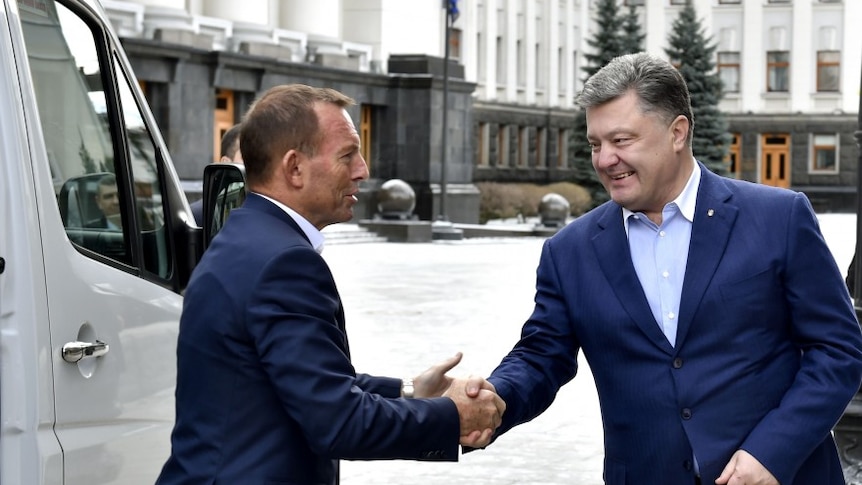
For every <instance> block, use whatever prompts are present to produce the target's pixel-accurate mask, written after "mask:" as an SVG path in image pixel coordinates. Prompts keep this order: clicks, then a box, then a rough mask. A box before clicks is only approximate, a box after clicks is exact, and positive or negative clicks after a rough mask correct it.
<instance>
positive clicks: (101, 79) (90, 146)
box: [16, 0, 182, 485]
mask: <svg viewBox="0 0 862 485" xmlns="http://www.w3.org/2000/svg"><path fill="white" fill-rule="evenodd" d="M17 6H18V13H19V15H20V21H21V22H20V25H21V30H22V34H23V39H24V44H25V45H24V46H16V52H18V53H19V54H21V53H25V54H26V55H16V58H17V59H18V63H19V65H18V69H19V71H20V72H22V73H23V72H29V73H30V76H29V82H27V81H28V80H27V79H25V77H24V75H23V74H22V76H21V77H22V92H23V97H24V108H25V118H26V122H27V127H28V133H29V146H30V150H31V158H32V159H33V166H34V169H33V171H34V173H33V178H34V180H35V182H36V197H37V201H36V202H37V203H36V210H37V212H38V219H39V228H40V231H41V237H42V241H43V248H44V249H43V260H44V266H45V275H44V278H45V281H46V287H47V298H48V314H49V321H48V322H34V325H40V324H46V323H47V324H48V325H49V326H50V336H51V349H52V352H51V355H50V359H51V363H52V368H53V383H54V407H55V416H56V418H55V419H56V421H55V425H54V431H55V434H56V437H57V439H58V441H59V444H60V448H61V449H62V457H61V458H62V463H63V473H64V484H65V485H78V484H85V483H86V484H123V485H126V484H144V483H146V484H152V483H153V482H154V481H155V479H156V477H157V476H158V473H159V471H160V469H161V466H162V464H163V463H164V461H165V460H166V458H167V456H168V453H169V447H170V441H169V435H170V430H171V427H172V423H173V416H174V407H173V392H174V384H175V377H176V360H175V355H176V335H177V326H178V321H179V314H180V311H181V306H182V300H181V296H180V295H179V294H178V293H177V285H176V277H175V275H176V270H177V265H176V258H175V254H174V253H175V251H174V250H173V248H174V247H175V246H174V245H173V244H172V242H173V241H172V236H171V231H170V230H169V229H170V227H169V225H170V224H171V221H169V220H168V218H167V217H166V216H165V215H166V214H169V213H170V211H167V210H166V209H167V204H168V202H167V199H168V197H163V194H164V193H165V191H166V188H167V187H168V183H169V181H170V179H172V178H175V177H176V175H175V174H174V173H173V169H172V168H171V167H170V164H169V163H168V162H167V161H166V160H165V159H164V158H163V156H164V155H162V153H163V150H162V148H161V144H160V142H159V141H158V140H159V139H158V137H157V136H156V135H155V134H154V133H153V131H152V130H151V129H150V128H149V127H150V126H153V125H152V123H151V116H150V115H149V113H148V112H147V111H146V109H145V108H143V107H142V106H141V105H140V104H139V99H140V98H139V95H138V96H137V97H136V95H135V90H136V89H137V88H136V86H135V85H134V81H133V78H132V77H131V76H130V75H129V72H128V70H127V68H126V67H125V63H124V57H123V56H122V55H121V53H120V52H119V51H118V50H117V48H116V46H115V44H114V42H115V39H114V38H113V36H111V35H109V34H108V32H107V29H108V28H107V26H106V25H105V24H104V19H103V17H101V16H100V15H99V14H98V13H97V12H96V11H95V10H93V9H92V8H90V7H88V6H87V2H82V1H69V0H18V1H17ZM30 84H32V86H31V85H30ZM29 93H32V94H29ZM32 98H35V99H32ZM45 357H46V358H48V356H45ZM55 458H57V457H48V459H55Z"/></svg>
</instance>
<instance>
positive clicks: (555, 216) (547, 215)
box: [539, 192, 571, 227]
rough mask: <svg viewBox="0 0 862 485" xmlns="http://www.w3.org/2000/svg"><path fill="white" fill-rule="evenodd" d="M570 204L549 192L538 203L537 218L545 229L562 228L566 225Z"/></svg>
mask: <svg viewBox="0 0 862 485" xmlns="http://www.w3.org/2000/svg"><path fill="white" fill-rule="evenodd" d="M570 211H571V204H569V201H568V200H566V198H565V197H563V196H562V195H560V194H556V193H554V192H551V193H550V194H545V196H544V197H542V200H541V201H540V202H539V218H540V219H541V221H542V225H543V226H546V227H555V226H556V227H562V226H564V225H566V219H568V217H569V213H570Z"/></svg>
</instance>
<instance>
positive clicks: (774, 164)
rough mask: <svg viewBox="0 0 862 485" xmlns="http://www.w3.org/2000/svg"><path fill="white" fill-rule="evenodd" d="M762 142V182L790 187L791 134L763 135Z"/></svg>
mask: <svg viewBox="0 0 862 485" xmlns="http://www.w3.org/2000/svg"><path fill="white" fill-rule="evenodd" d="M761 142H762V143H761V150H762V151H761V155H762V156H761V169H760V183H762V184H764V185H773V186H775V187H784V188H789V187H790V135H787V134H767V135H762V138H761Z"/></svg>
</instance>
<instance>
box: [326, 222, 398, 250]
mask: <svg viewBox="0 0 862 485" xmlns="http://www.w3.org/2000/svg"><path fill="white" fill-rule="evenodd" d="M321 232H322V233H323V236H324V238H325V243H324V244H326V245H332V244H357V243H372V242H386V241H387V239H386V238H385V237H384V236H379V235H377V233H375V232H373V231H370V230H368V229H366V228H364V227H359V226H358V225H356V224H345V223H342V224H333V225H331V226H327V227H325V228H324V229H323V231H321Z"/></svg>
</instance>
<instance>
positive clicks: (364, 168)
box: [353, 155, 371, 180]
mask: <svg viewBox="0 0 862 485" xmlns="http://www.w3.org/2000/svg"><path fill="white" fill-rule="evenodd" d="M356 159H357V162H356V166H355V167H354V169H353V180H368V177H369V176H371V173H370V172H369V170H368V164H367V163H365V159H364V158H362V155H358V156H357V157H356Z"/></svg>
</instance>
